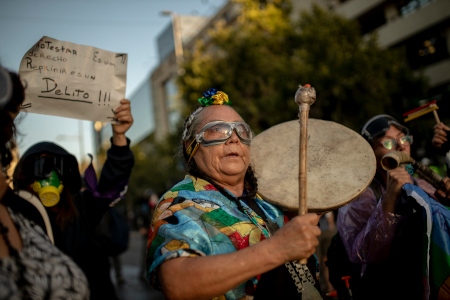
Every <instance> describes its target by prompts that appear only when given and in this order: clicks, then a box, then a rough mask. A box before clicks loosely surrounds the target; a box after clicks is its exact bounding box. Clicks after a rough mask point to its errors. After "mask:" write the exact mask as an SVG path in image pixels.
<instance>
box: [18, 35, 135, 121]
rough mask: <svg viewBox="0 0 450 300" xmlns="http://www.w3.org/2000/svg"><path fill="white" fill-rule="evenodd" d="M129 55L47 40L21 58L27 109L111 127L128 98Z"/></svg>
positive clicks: (43, 40)
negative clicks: (106, 123) (121, 103)
mask: <svg viewBox="0 0 450 300" xmlns="http://www.w3.org/2000/svg"><path fill="white" fill-rule="evenodd" d="M126 71H127V54H123V53H113V52H109V51H105V50H102V49H99V48H94V47H90V46H84V45H79V44H74V43H69V42H65V41H59V40H56V39H53V38H50V37H46V36H44V37H43V38H41V39H40V40H39V41H38V42H37V43H36V44H35V45H34V46H33V47H32V48H31V49H30V50H29V51H28V52H27V53H26V54H25V55H24V56H23V58H22V61H21V63H20V68H19V75H20V77H21V79H22V80H23V81H25V82H26V91H25V93H26V96H25V102H24V105H23V106H24V110H25V111H26V112H30V113H37V114H47V115H54V116H61V117H68V118H75V119H81V120H91V121H101V122H112V121H113V119H114V109H115V108H117V107H118V106H119V105H120V103H119V102H120V100H121V99H123V98H125V88H126Z"/></svg>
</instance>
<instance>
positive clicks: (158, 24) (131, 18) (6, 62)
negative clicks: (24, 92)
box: [0, 0, 226, 161]
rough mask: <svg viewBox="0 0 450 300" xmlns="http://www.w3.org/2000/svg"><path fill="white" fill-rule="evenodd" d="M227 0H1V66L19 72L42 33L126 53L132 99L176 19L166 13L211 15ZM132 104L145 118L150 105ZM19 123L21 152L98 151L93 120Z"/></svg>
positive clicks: (36, 117)
mask: <svg viewBox="0 0 450 300" xmlns="http://www.w3.org/2000/svg"><path fill="white" fill-rule="evenodd" d="M225 3H226V0H127V1H120V0H77V1H67V0H39V1H35V0H14V1H12V0H0V28H2V30H0V64H1V65H2V66H3V67H5V68H7V69H9V70H11V71H14V72H18V71H19V65H20V61H21V60H22V57H23V56H24V54H25V53H26V52H27V51H28V50H29V49H30V48H31V47H32V46H33V45H34V44H35V43H36V42H37V41H38V40H39V39H40V38H41V37H43V36H48V37H51V38H54V39H57V40H62V41H67V42H71V43H76V44H82V45H86V46H92V47H96V48H100V49H104V50H107V51H111V52H118V53H127V54H128V65H127V86H126V93H125V97H127V98H130V97H131V96H132V95H133V93H134V92H136V90H137V89H138V87H139V86H140V85H141V84H142V83H143V82H144V81H145V80H146V79H147V78H148V76H149V75H150V73H151V71H152V70H153V69H154V68H155V67H156V66H157V65H158V53H157V45H156V39H157V37H158V35H159V34H160V33H161V32H162V31H163V30H164V29H165V28H166V27H167V26H169V25H170V23H171V18H170V16H164V15H162V14H161V11H167V10H168V11H172V12H174V13H176V14H179V15H196V16H211V15H214V13H215V12H216V11H217V10H219V9H220V8H221V7H222V6H223V5H224V4H225ZM149 105H150V104H149ZM131 107H132V114H133V117H135V118H136V117H140V116H139V115H138V114H135V112H137V111H140V110H144V109H148V108H147V107H135V106H133V103H131ZM136 123H137V122H135V123H134V124H136ZM16 126H17V129H18V132H19V136H18V145H19V154H21V153H23V152H25V151H26V150H27V149H28V148H29V147H30V146H31V145H33V144H35V143H37V142H39V141H43V140H50V141H54V142H56V143H58V144H59V145H61V146H62V147H63V148H65V149H66V150H67V151H69V152H70V153H72V154H73V155H75V156H76V157H77V158H78V161H82V159H81V158H83V159H86V158H87V153H92V154H93V153H94V150H93V149H94V148H93V136H92V122H90V121H82V120H77V119H71V118H63V117H57V116H50V115H43V114H35V113H26V114H25V113H20V114H19V116H18V117H17V118H16ZM133 129H134V128H133ZM134 131H136V130H133V132H134ZM130 138H131V139H132V138H133V137H130Z"/></svg>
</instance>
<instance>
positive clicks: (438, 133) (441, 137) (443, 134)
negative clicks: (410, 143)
mask: <svg viewBox="0 0 450 300" xmlns="http://www.w3.org/2000/svg"><path fill="white" fill-rule="evenodd" d="M447 131H450V127H448V126H447V125H445V124H444V123H439V124H436V125H434V135H433V139H432V140H431V142H432V144H433V146H434V147H436V148H438V149H441V147H442V144H444V143H445V142H447Z"/></svg>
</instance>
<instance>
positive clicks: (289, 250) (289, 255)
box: [269, 213, 321, 262]
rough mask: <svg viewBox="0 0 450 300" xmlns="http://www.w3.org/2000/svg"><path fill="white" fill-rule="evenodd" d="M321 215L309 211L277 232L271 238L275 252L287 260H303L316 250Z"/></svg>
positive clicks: (293, 219)
mask: <svg viewBox="0 0 450 300" xmlns="http://www.w3.org/2000/svg"><path fill="white" fill-rule="evenodd" d="M319 218H320V216H319V215H317V214H314V213H308V214H305V215H302V216H296V217H294V218H292V219H291V220H290V221H289V222H287V223H286V224H285V225H284V226H283V227H281V228H280V229H279V230H278V231H276V232H275V234H274V235H273V237H271V238H270V239H269V240H270V241H271V242H273V243H274V244H275V249H274V251H276V252H274V253H278V254H279V255H281V256H282V257H283V259H284V261H285V262H288V261H294V260H302V259H306V258H308V257H310V256H311V255H313V254H314V253H315V252H316V247H317V246H318V245H319V240H318V236H319V235H320V233H321V231H320V228H319V226H317V224H318V222H319Z"/></svg>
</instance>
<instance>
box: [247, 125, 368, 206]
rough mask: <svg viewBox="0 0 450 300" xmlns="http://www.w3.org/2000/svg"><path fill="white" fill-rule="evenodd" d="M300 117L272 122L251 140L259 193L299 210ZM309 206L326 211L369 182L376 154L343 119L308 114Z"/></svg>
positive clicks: (282, 204) (358, 192)
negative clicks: (343, 122)
mask: <svg viewBox="0 0 450 300" xmlns="http://www.w3.org/2000/svg"><path fill="white" fill-rule="evenodd" d="M300 126H302V125H301V124H299V121H298V120H293V121H288V122H284V123H281V124H278V125H275V126H273V127H271V128H269V129H267V130H265V131H263V132H261V133H260V134H258V135H257V136H256V137H255V138H254V139H253V140H252V143H251V156H252V159H251V160H252V165H253V167H254V170H255V173H256V176H257V177H258V187H259V188H258V189H259V194H260V195H261V196H262V197H263V198H264V199H265V200H267V201H268V202H270V203H272V204H274V205H277V206H279V207H280V208H281V209H284V210H285V211H292V212H295V211H298V209H299V202H298V191H299V176H298V174H299V155H298V153H299V138H298V137H299V133H300ZM307 126H308V143H307V152H308V164H307V186H308V194H307V209H308V211H309V212H316V213H324V212H327V211H331V210H334V209H336V208H339V207H341V206H343V205H345V204H347V203H349V202H351V201H352V200H354V199H356V198H357V197H358V196H359V195H360V194H361V193H362V192H363V191H364V190H365V189H366V188H367V187H368V186H369V184H370V182H371V181H372V179H373V177H374V175H375V171H376V158H375V154H374V153H373V150H372V148H371V147H370V145H369V143H368V142H367V141H366V140H365V139H364V138H363V137H362V136H361V135H359V134H358V133H357V132H355V131H353V130H351V129H350V128H347V127H345V126H343V125H341V124H338V123H335V122H332V121H324V120H318V119H309V120H308V124H307Z"/></svg>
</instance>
